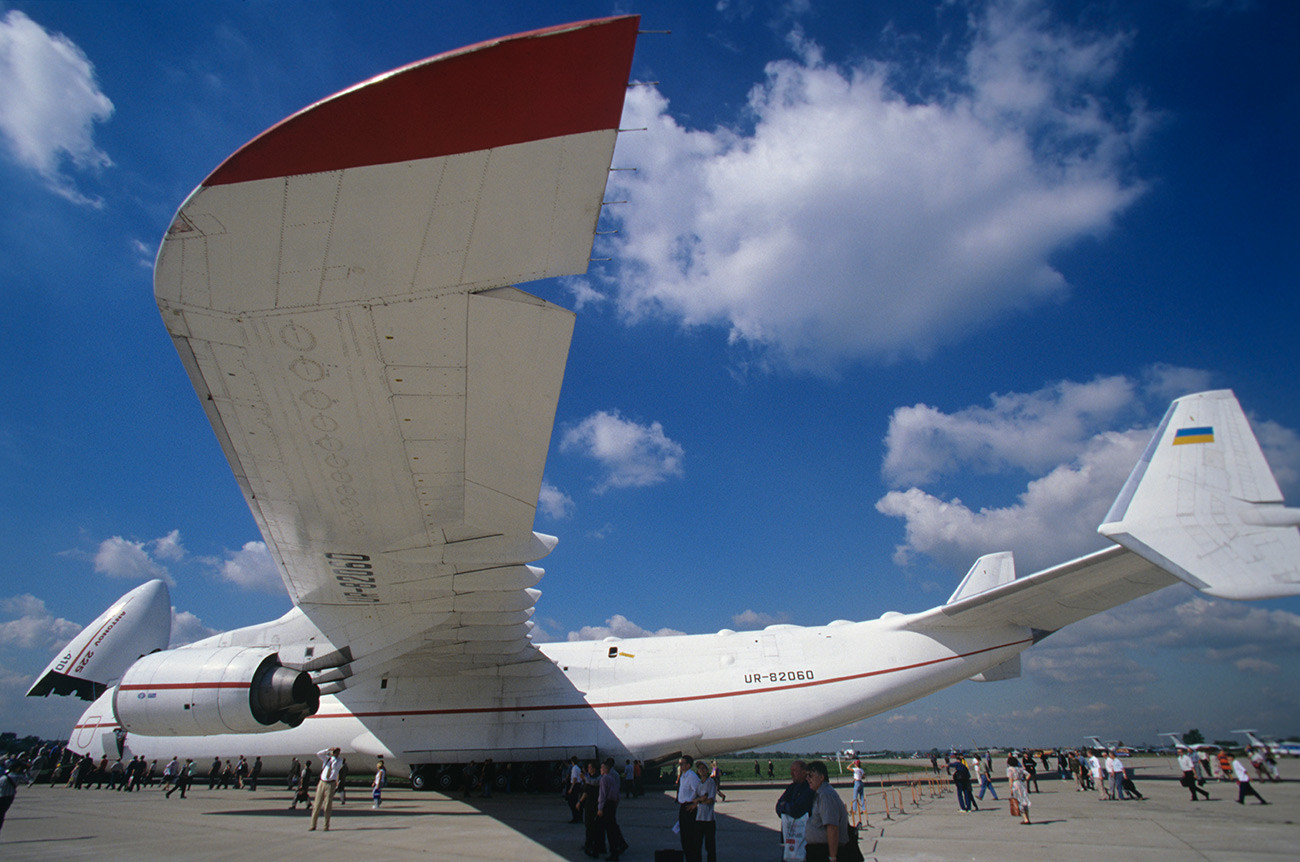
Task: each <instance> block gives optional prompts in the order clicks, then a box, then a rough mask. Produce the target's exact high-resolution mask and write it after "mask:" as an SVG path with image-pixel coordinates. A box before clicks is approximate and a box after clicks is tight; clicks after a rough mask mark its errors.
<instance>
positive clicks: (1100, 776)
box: [1088, 751, 1110, 799]
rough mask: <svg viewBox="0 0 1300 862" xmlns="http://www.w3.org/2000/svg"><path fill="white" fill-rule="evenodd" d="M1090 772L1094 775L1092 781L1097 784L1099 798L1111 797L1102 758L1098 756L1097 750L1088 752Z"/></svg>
mask: <svg viewBox="0 0 1300 862" xmlns="http://www.w3.org/2000/svg"><path fill="white" fill-rule="evenodd" d="M1088 772H1089V774H1091V775H1092V783H1093V784H1095V785H1097V794H1098V796H1097V798H1098V799H1109V798H1110V795H1109V794H1108V793H1107V792H1106V776H1105V774H1104V773H1103V772H1102V769H1101V759H1100V758H1099V757H1097V752H1095V751H1091V752H1089V753H1088Z"/></svg>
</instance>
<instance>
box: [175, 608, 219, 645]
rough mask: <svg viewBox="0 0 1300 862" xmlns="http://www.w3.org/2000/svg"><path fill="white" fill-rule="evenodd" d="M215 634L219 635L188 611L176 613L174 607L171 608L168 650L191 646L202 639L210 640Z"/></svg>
mask: <svg viewBox="0 0 1300 862" xmlns="http://www.w3.org/2000/svg"><path fill="white" fill-rule="evenodd" d="M215 634H220V632H219V631H218V630H217V629H214V628H212V627H211V626H206V625H204V624H203V621H202V620H200V619H199V618H198V617H197V616H195V615H194V614H192V613H190V612H189V611H178V610H176V608H175V606H173V607H172V639H171V643H170V644H168V645H167V648H168V649H175V648H176V647H181V646H185V645H186V644H192V643H194V642H195V641H201V640H203V639H204V638H210V637H212V636H213V635H215Z"/></svg>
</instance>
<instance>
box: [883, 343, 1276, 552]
mask: <svg viewBox="0 0 1300 862" xmlns="http://www.w3.org/2000/svg"><path fill="white" fill-rule="evenodd" d="M1210 383H1211V381H1210V375H1209V374H1208V373H1207V372H1204V371H1200V370H1197V369H1191V368H1179V367H1175V366H1165V365H1159V366H1153V367H1152V368H1149V369H1146V370H1145V371H1144V372H1143V373H1142V374H1141V375H1139V376H1138V377H1135V378H1130V377H1123V376H1115V377H1104V378H1098V379H1096V380H1093V381H1091V382H1088V383H1074V382H1070V381H1063V382H1058V383H1055V384H1052V385H1050V386H1046V387H1044V388H1042V389H1040V390H1038V391H1036V392H1031V393H1008V394H1000V395H994V396H992V397H991V398H990V402H991V403H990V405H989V406H980V405H976V406H970V407H965V408H962V409H959V410H955V411H953V412H950V413H945V412H944V411H942V410H939V409H938V408H934V407H930V406H928V405H925V404H917V405H915V406H912V407H900V408H898V409H897V410H895V411H894V413H893V415H892V416H891V417H890V421H889V430H888V432H887V433H886V436H885V456H884V459H883V463H882V467H881V472H882V474H883V475H884V477H885V478H886V479H887V480H889V481H890V482H891V484H896V485H902V484H905V483H915V484H914V485H913V486H912V487H909V488H906V489H902V490H895V491H890V492H889V493H888V494H886V495H885V496H884V497H882V498H881V499H880V500H878V501H877V503H876V509H877V511H879V512H881V513H883V514H886V515H890V516H892V517H897V518H902V519H903V520H904V521H905V522H906V528H905V529H906V538H907V541H906V542H905V543H904V544H903V545H901V546H900V547H899V548H898V552H897V553H896V555H895V559H896V560H897V561H898V562H899V563H900V564H906V563H907V562H908V561H909V560H910V559H911V558H912V557H913V556H914V555H915V554H925V555H928V556H929V557H931V558H932V559H934V560H935V561H937V562H939V563H940V564H942V565H944V566H947V567H949V568H951V569H953V570H956V571H965V570H966V568H967V567H968V566H969V565H970V564H971V563H972V562H974V560H975V559H976V558H977V557H979V556H980V555H982V554H986V553H990V552H992V551H1005V550H1009V551H1014V552H1015V554H1016V568H1017V570H1018V571H1019V572H1021V573H1022V574H1027V573H1029V572H1032V571H1035V570H1037V569H1039V568H1042V567H1044V566H1048V565H1051V564H1053V563H1058V562H1062V561H1064V560H1067V559H1070V558H1071V557H1074V556H1078V555H1080V554H1084V553H1087V552H1089V551H1092V550H1096V549H1098V548H1100V547H1104V546H1105V545H1106V542H1105V541H1104V540H1101V539H1099V538H1098V537H1097V533H1096V528H1097V525H1098V524H1099V523H1101V520H1102V518H1103V517H1104V516H1105V514H1106V512H1107V511H1108V510H1109V507H1110V504H1111V503H1112V502H1113V501H1114V499H1115V497H1116V495H1117V494H1118V493H1119V490H1120V488H1121V487H1123V484H1124V481H1125V479H1127V478H1128V475H1129V473H1130V472H1131V471H1132V469H1133V465H1134V464H1135V463H1137V459H1138V456H1139V455H1140V454H1141V451H1142V448H1143V447H1144V446H1145V445H1146V444H1147V442H1148V441H1149V440H1150V438H1151V434H1152V433H1153V430H1154V427H1153V426H1154V425H1155V422H1156V419H1157V417H1158V416H1161V415H1163V412H1164V408H1165V407H1166V406H1167V400H1168V399H1169V398H1170V397H1171V395H1185V394H1187V393H1188V392H1189V391H1194V390H1196V389H1204V388H1207V387H1208V386H1209V385H1210ZM1134 420H1142V421H1141V422H1139V423H1137V424H1138V427H1136V428H1135V427H1132V426H1133V424H1134ZM1253 426H1254V428H1255V430H1256V432H1257V434H1258V437H1259V440H1260V444H1261V446H1262V448H1263V449H1264V452H1265V455H1266V457H1267V458H1268V460H1269V462H1270V465H1271V466H1272V467H1273V468H1274V471H1275V472H1276V474H1277V476H1278V479H1279V480H1280V484H1281V485H1282V487H1283V491H1284V493H1286V492H1288V491H1290V492H1292V493H1294V491H1295V490H1296V488H1295V486H1296V485H1297V484H1298V483H1300V435H1298V434H1296V433H1295V432H1294V431H1292V430H1291V429H1289V428H1286V427H1284V426H1282V425H1279V424H1278V423H1276V422H1272V421H1270V420H1265V421H1260V420H1255V421H1254V422H1253ZM1008 472H1010V473H1013V474H1014V473H1018V472H1024V473H1027V474H1028V475H1029V476H1031V477H1033V478H1032V479H1031V481H1029V482H1028V484H1027V485H1026V488H1025V490H1024V491H1023V492H1022V493H1021V494H1020V495H1019V497H1018V499H1017V501H1016V502H1015V503H1014V504H1013V505H1009V506H1002V507H978V506H975V505H968V504H967V503H965V502H963V501H962V500H961V499H960V498H957V497H952V498H944V497H941V496H937V495H935V494H933V493H930V492H928V491H926V490H923V489H922V488H921V487H918V486H919V485H924V484H926V483H928V482H933V481H936V480H938V479H939V478H941V477H944V478H947V477H956V478H961V477H969V476H971V475H977V474H990V473H1008Z"/></svg>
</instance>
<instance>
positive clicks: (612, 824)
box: [596, 757, 627, 860]
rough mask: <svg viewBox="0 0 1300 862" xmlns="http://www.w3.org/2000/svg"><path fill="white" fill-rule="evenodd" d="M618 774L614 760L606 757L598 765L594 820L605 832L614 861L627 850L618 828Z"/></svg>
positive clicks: (611, 857)
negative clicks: (598, 778) (597, 787)
mask: <svg viewBox="0 0 1300 862" xmlns="http://www.w3.org/2000/svg"><path fill="white" fill-rule="evenodd" d="M618 785H619V781H618V773H617V772H615V771H614V758H612V757H607V758H605V762H604V763H602V764H601V765H600V783H599V789H598V791H597V794H598V795H597V798H596V819H597V820H598V821H600V823H601V825H602V826H603V827H604V830H605V843H606V845H608V846H609V856H608V857H606V858H608V859H611V860H616V859H618V857H619V856H620V855H622V853H623V851H624V850H626V849H627V842H626V841H624V840H623V830H622V829H620V828H619V826H618V799H619V792H618V789H619V788H618Z"/></svg>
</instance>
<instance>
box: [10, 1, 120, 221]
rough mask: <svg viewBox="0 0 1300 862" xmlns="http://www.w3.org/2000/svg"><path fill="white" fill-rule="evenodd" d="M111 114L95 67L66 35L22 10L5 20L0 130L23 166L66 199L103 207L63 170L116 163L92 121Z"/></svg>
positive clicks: (100, 202) (93, 167)
mask: <svg viewBox="0 0 1300 862" xmlns="http://www.w3.org/2000/svg"><path fill="white" fill-rule="evenodd" d="M112 115H113V103H112V102H111V101H109V98H108V97H107V96H105V95H104V94H103V93H102V92H100V89H99V84H98V82H97V81H96V80H95V70H94V67H93V66H92V65H91V63H90V60H89V59H88V58H87V57H86V55H85V53H84V52H83V51H82V50H81V49H80V48H79V47H77V46H76V45H75V44H74V43H73V42H72V41H71V40H70V39H68V37H66V36H64V35H63V34H61V33H50V32H48V31H46V30H45V29H44V28H42V27H41V25H39V24H37V23H36V22H35V21H33V20H32V19H31V18H28V17H27V16H26V15H24V14H23V13H22V12H19V11H17V10H11V11H10V12H9V14H7V15H5V17H4V19H3V20H0V134H3V136H4V138H5V140H6V141H7V143H8V144H9V151H10V153H11V154H12V156H13V158H14V159H15V160H16V161H17V162H18V163H19V164H21V165H23V166H24V167H26V168H29V169H31V170H33V171H35V172H36V173H37V174H39V175H40V176H41V177H42V178H43V179H44V180H45V182H46V185H47V186H48V187H49V188H50V189H51V190H53V191H55V192H57V193H58V194H60V195H62V196H63V197H65V198H67V199H68V200H71V201H74V202H76V203H80V204H89V205H91V206H97V207H98V206H102V204H103V202H102V201H100V200H99V199H97V198H90V197H87V196H85V195H83V194H82V193H81V192H79V191H78V190H77V188H76V185H75V184H74V182H73V181H72V179H71V178H70V177H69V176H68V175H67V174H66V173H65V170H64V168H65V164H66V163H68V162H70V163H71V165H72V166H73V167H75V168H77V169H79V170H98V169H100V168H105V167H109V166H111V165H112V164H113V162H112V160H111V159H109V157H108V155H107V154H106V153H105V152H104V151H103V150H101V149H99V148H98V147H97V146H95V142H94V124H95V123H97V122H104V121H106V120H108V118H109V117H111V116H112Z"/></svg>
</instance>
